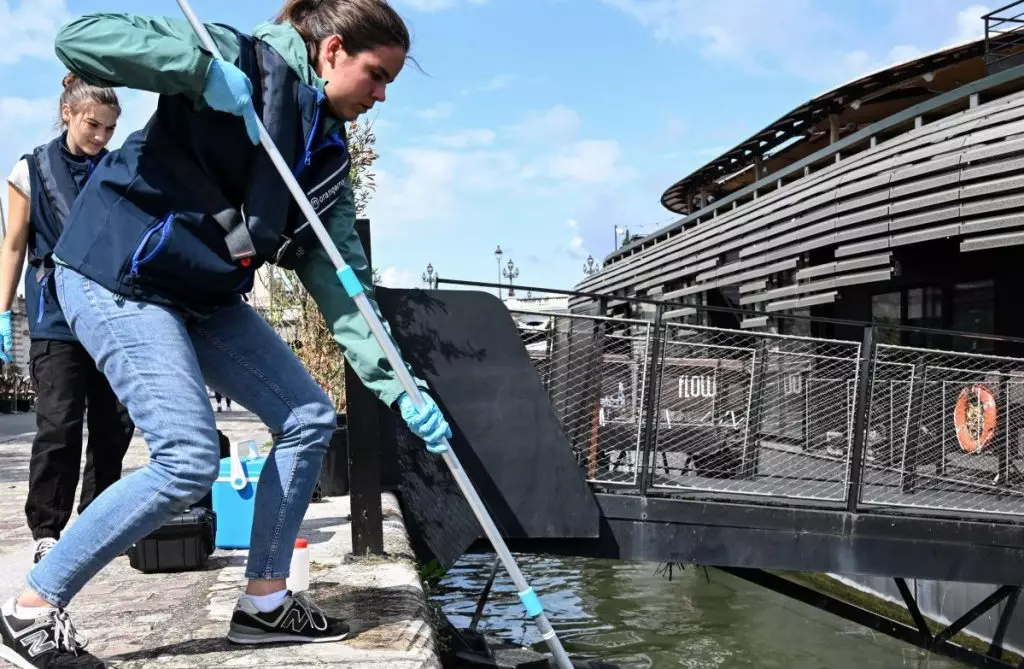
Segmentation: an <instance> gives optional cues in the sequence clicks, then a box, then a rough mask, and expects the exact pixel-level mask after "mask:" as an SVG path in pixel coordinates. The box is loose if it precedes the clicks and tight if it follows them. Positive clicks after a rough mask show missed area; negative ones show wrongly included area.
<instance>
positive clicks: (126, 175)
mask: <svg viewBox="0 0 1024 669" xmlns="http://www.w3.org/2000/svg"><path fill="white" fill-rule="evenodd" d="M238 40H239V43H240V46H241V49H240V53H241V55H240V56H239V59H238V61H237V62H236V63H235V64H236V65H237V66H238V67H239V68H240V69H241V70H242V71H243V72H245V73H246V74H247V75H248V76H249V79H250V80H251V81H252V82H253V88H254V93H253V103H254V104H255V106H256V110H257V112H258V113H259V114H260V116H261V118H262V119H263V123H264V125H265V126H266V127H267V130H268V132H269V133H270V136H271V137H272V138H273V139H274V142H275V143H276V144H277V147H278V149H279V150H280V151H281V155H282V156H283V157H284V159H285V160H286V161H287V162H288V164H289V165H292V166H293V168H294V174H295V176H296V179H297V180H298V182H299V185H300V186H301V187H302V189H303V191H304V192H305V193H306V194H307V196H308V197H309V199H310V202H311V203H312V204H313V205H314V208H315V209H316V210H318V213H320V214H324V213H326V212H327V211H328V210H329V209H331V208H332V207H333V206H334V205H336V204H337V203H338V201H339V200H340V199H341V197H342V195H343V193H344V184H345V181H346V180H347V179H348V168H349V155H348V149H347V146H346V138H345V136H344V135H343V134H342V132H341V131H340V130H339V131H335V132H333V133H331V134H330V135H329V136H323V135H324V132H323V124H322V123H321V120H322V116H323V115H324V114H327V113H328V111H327V110H326V109H325V100H324V97H323V95H322V94H321V93H320V92H319V91H318V90H317V89H316V88H314V87H312V86H309V85H307V84H305V83H303V82H302V81H301V80H300V79H299V77H298V75H297V74H296V73H295V72H294V71H293V70H292V69H291V68H290V67H289V66H288V64H287V62H286V61H285V60H284V59H283V58H282V57H281V55H280V54H278V53H277V52H276V51H275V50H274V49H273V48H272V47H271V46H270V45H269V44H267V43H265V42H262V41H259V40H256V39H254V38H252V37H250V36H248V35H242V34H238ZM316 243H317V241H316V238H315V235H313V233H312V231H311V230H310V229H309V226H308V225H305V221H304V219H303V217H302V215H301V212H300V211H299V208H298V206H297V205H296V204H295V203H294V202H293V200H292V197H291V195H290V193H289V191H288V189H287V187H286V186H285V185H284V182H283V181H282V180H281V177H280V176H279V175H278V173H277V171H276V170H275V168H274V166H273V164H272V163H271V161H270V159H269V158H268V157H267V155H266V153H265V152H264V150H263V149H262V147H258V146H253V144H252V143H251V142H250V141H249V139H248V137H247V135H246V132H245V126H244V122H243V121H242V119H241V118H239V117H237V116H233V115H231V114H226V113H222V112H216V111H213V110H211V109H208V108H206V107H204V108H202V109H196V107H195V105H194V104H193V102H192V100H191V99H189V98H188V97H186V96H184V95H176V96H167V95H164V96H161V97H160V100H159V103H158V106H157V111H156V113H155V114H154V115H153V117H152V118H151V119H150V121H149V123H148V124H147V125H146V127H145V128H143V129H141V130H139V131H136V132H134V133H132V134H131V135H130V136H129V137H128V138H127V139H126V140H125V142H124V144H123V145H122V147H121V148H120V149H118V150H116V151H112V152H111V153H109V154H108V155H107V156H106V157H105V158H104V159H103V160H102V161H101V162H100V164H99V165H98V166H97V167H96V169H95V172H94V174H93V178H92V179H90V180H89V183H88V184H87V186H86V187H85V189H84V190H83V191H82V193H81V195H80V196H79V197H78V199H77V200H76V201H75V204H74V207H73V208H72V211H71V215H70V217H69V220H68V223H67V224H66V225H65V229H64V233H63V235H62V236H61V238H60V240H59V242H58V244H57V248H56V249H55V254H56V255H57V257H58V258H60V261H61V262H63V263H64V264H66V265H68V266H70V267H71V268H73V269H75V270H77V271H78V272H80V273H82V274H84V275H85V276H87V277H89V278H91V279H92V280H93V281H96V282H97V283H99V284H100V285H102V286H104V287H105V288H107V289H108V290H111V291H113V292H114V293H116V294H118V295H122V296H125V297H128V298H130V299H133V300H139V301H144V302H155V303H160V304H167V305H170V306H173V307H175V308H178V309H181V310H184V311H187V312H190V313H193V314H197V315H203V314H208V313H210V312H211V311H212V310H214V309H216V308H218V307H220V306H224V305H226V304H230V303H232V302H235V301H237V300H238V299H239V296H240V295H243V294H245V293H247V292H249V290H251V288H252V284H253V278H254V274H255V271H256V269H258V268H259V267H260V266H261V265H262V264H263V263H265V262H274V263H276V264H278V265H280V266H282V267H285V268H290V267H294V265H295V263H296V262H297V261H298V260H300V259H301V258H302V256H303V255H304V254H305V253H306V252H307V250H308V249H310V248H311V247H312V246H313V245H314V244H316Z"/></svg>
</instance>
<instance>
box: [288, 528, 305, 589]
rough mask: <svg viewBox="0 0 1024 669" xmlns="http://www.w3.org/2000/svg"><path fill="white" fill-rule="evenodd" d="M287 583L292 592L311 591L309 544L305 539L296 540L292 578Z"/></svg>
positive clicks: (289, 577) (291, 571)
mask: <svg viewBox="0 0 1024 669" xmlns="http://www.w3.org/2000/svg"><path fill="white" fill-rule="evenodd" d="M286 583H287V585H288V589H289V590H291V591H292V592H302V591H303V590H309V542H308V541H307V540H305V539H301V538H299V539H296V540H295V551H294V552H293V553H292V565H291V570H290V576H288V579H287V581H286Z"/></svg>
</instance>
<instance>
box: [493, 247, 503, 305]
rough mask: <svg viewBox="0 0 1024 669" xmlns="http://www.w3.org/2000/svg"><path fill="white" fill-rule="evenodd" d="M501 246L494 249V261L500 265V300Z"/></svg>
mask: <svg viewBox="0 0 1024 669" xmlns="http://www.w3.org/2000/svg"><path fill="white" fill-rule="evenodd" d="M501 256H502V253H501V246H500V245H499V246H498V248H496V249H494V260H495V261H497V263H498V299H499V300H500V299H501Z"/></svg>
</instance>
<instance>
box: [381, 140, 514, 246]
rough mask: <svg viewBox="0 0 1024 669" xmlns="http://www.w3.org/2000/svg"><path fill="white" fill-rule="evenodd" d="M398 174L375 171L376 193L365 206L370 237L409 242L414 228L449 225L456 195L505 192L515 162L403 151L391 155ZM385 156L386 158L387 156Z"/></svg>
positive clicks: (490, 155)
mask: <svg viewBox="0 0 1024 669" xmlns="http://www.w3.org/2000/svg"><path fill="white" fill-rule="evenodd" d="M392 155H393V157H394V158H396V159H397V160H398V161H399V163H400V167H401V170H400V173H394V172H389V171H387V170H378V172H377V190H376V194H375V195H374V197H373V200H371V201H370V204H369V206H368V207H367V216H368V217H369V218H370V219H371V220H373V221H374V234H375V235H382V236H383V235H386V236H390V237H408V236H410V232H411V231H413V230H414V229H415V228H416V227H417V226H419V224H421V223H423V222H426V221H430V222H431V224H432V225H434V224H450V223H452V222H453V221H454V219H455V217H456V215H457V212H458V209H459V200H460V195H461V194H463V193H465V192H473V191H477V192H488V191H493V190H496V189H499V188H505V187H509V186H510V185H513V184H511V183H510V175H514V174H515V173H516V164H517V161H516V157H515V155H514V154H512V153H510V152H506V151H494V150H491V151H453V150H444V149H431V148H406V149H399V150H397V151H394V152H392ZM389 157H390V156H389Z"/></svg>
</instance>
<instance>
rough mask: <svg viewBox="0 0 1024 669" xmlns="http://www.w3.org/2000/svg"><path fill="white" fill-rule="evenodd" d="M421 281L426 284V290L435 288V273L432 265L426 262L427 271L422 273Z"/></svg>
mask: <svg viewBox="0 0 1024 669" xmlns="http://www.w3.org/2000/svg"><path fill="white" fill-rule="evenodd" d="M423 283H425V284H427V290H431V289H433V290H437V274H434V266H433V265H432V264H430V263H427V271H426V272H424V273H423Z"/></svg>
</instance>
